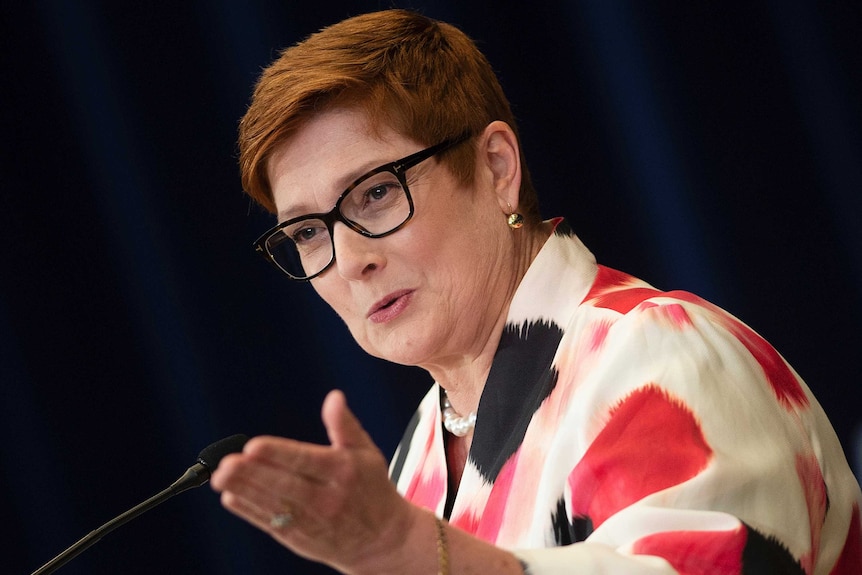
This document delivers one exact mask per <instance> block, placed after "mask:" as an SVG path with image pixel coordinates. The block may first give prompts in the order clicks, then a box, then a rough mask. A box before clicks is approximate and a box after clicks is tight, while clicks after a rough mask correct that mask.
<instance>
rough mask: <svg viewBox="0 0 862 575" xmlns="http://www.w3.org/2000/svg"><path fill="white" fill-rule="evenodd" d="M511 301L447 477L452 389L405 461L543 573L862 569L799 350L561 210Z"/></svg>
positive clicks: (410, 436) (854, 490)
mask: <svg viewBox="0 0 862 575" xmlns="http://www.w3.org/2000/svg"><path fill="white" fill-rule="evenodd" d="M554 223H555V226H556V227H555V231H554V234H552V236H551V238H550V239H549V240H548V241H547V242H546V244H545V246H543V248H542V250H541V251H540V253H539V254H538V256H537V258H536V260H535V261H534V262H533V264H532V265H531V267H530V269H529V270H528V271H527V274H526V275H525V277H524V279H523V281H522V283H521V285H520V286H519V287H518V290H517V292H516V294H515V297H514V299H513V301H512V305H511V309H510V311H509V317H508V319H507V323H506V327H505V331H504V333H503V336H502V339H501V341H500V344H499V347H498V349H497V352H496V355H495V358H494V361H493V365H492V367H491V371H490V373H489V375H488V380H487V382H486V385H485V389H484V391H483V394H482V398H481V401H480V403H479V408H478V412H477V420H476V427H475V430H474V436H473V441H472V445H471V448H470V454H469V457H468V462H467V466H466V468H465V470H464V473H463V475H462V478H461V482H460V486H459V488H458V491H457V493H449V492H448V491H449V489H448V480H447V477H448V474H447V467H446V459H445V449H444V433H446V432H445V431H444V430H443V427H442V425H441V409H440V388H439V387H438V386H437V385H436V384H435V385H434V386H433V387H432V388H431V390H430V391H429V392H428V394H427V395H426V397H425V399H424V400H423V401H422V403H421V404H420V405H419V408H418V410H417V412H416V414H415V415H414V417H413V419H412V420H411V422H410V424H409V425H408V428H407V430H406V431H405V434H404V438H403V439H402V441H401V443H400V445H399V447H398V449H397V450H396V452H395V455H394V457H393V459H392V462H391V465H390V475H391V477H392V479H393V481H394V482H395V483H396V485H397V487H398V490H399V491H400V492H401V493H402V494H403V495H404V497H406V498H407V499H408V500H410V501H412V502H414V503H415V504H417V505H420V506H423V507H426V508H428V509H430V510H432V511H434V512H436V513H437V514H438V516H445V517H447V518H448V519H449V522H450V524H451V525H453V526H454V527H457V528H460V529H462V530H464V531H467V532H469V533H472V534H474V535H475V536H477V537H479V538H481V539H484V540H486V541H489V542H492V543H494V544H496V545H499V546H502V547H505V548H507V549H510V550H512V551H513V552H514V553H515V554H516V555H517V556H518V557H519V558H520V559H521V560H522V561H523V563H524V564H525V565H526V567H527V570H528V573H531V574H533V575H544V574H557V573H559V574H564V573H577V574H591V573H638V574H639V573H644V574H647V573H649V574H653V573H655V574H658V573H662V574H664V573H685V574H689V575H694V574H704V575H706V574H709V575H716V574H718V575H723V574H739V573H764V574H766V573H768V574H773V573H806V574H813V573H816V574H830V575H851V574H853V575H858V574H860V573H862V533H860V506H862V494H860V489H859V484H858V483H857V481H856V479H855V478H854V476H853V474H852V472H851V471H850V468H849V465H848V463H847V460H846V458H845V456H844V453H843V451H842V449H841V446H840V444H839V442H838V439H837V437H836V435H835V432H834V430H833V429H832V426H831V424H830V423H829V421H828V419H827V418H826V415H825V414H824V413H823V410H822V408H821V407H820V405H819V404H818V403H817V401H816V400H815V399H814V397H813V396H812V394H811V392H810V390H809V389H808V387H807V386H806V385H805V383H804V382H803V381H802V380H801V379H800V378H799V376H798V375H797V374H796V373H795V372H794V371H793V369H792V368H791V367H790V366H789V365H788V364H787V363H786V362H785V361H784V359H783V358H782V357H781V356H780V355H779V354H778V353H777V352H776V351H775V350H774V349H773V348H772V347H771V346H770V345H769V344H768V343H767V342H766V341H765V340H764V339H763V338H761V337H760V336H759V335H757V334H756V333H755V332H754V331H752V330H751V329H750V328H749V327H747V326H746V325H745V324H743V323H742V322H740V321H739V320H738V319H736V318H734V317H733V316H731V315H730V314H728V313H727V312H725V311H723V310H721V309H719V308H717V307H716V306H714V305H712V304H710V303H708V302H706V301H704V300H702V299H700V298H698V297H696V296H694V295H692V294H690V293H686V292H679V291H674V292H661V291H659V290H657V289H655V288H653V287H651V286H650V285H648V284H646V283H644V282H642V281H640V280H638V279H635V278H633V277H631V276H629V275H626V274H623V273H620V272H617V271H614V270H612V269H609V268H606V267H603V266H599V265H597V264H596V262H595V258H594V257H593V255H592V254H591V253H590V252H589V251H588V250H587V248H586V247H585V246H584V245H583V244H582V243H581V242H580V240H579V239H578V238H577V237H576V236H575V235H574V234H573V233H572V231H571V230H570V229H569V227H568V225H567V224H566V223H565V221H563V220H562V219H557V220H555V221H554Z"/></svg>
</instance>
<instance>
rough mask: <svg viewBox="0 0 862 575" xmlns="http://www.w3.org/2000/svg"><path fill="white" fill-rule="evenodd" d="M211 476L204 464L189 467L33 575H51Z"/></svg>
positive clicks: (201, 483)
mask: <svg viewBox="0 0 862 575" xmlns="http://www.w3.org/2000/svg"><path fill="white" fill-rule="evenodd" d="M209 476H210V471H209V469H208V468H207V467H206V466H205V465H203V464H202V463H195V464H194V465H192V466H191V467H189V468H188V469H187V470H186V472H185V473H184V474H183V476H182V477H180V478H179V479H177V480H176V481H175V482H174V483H173V484H172V485H171V486H170V487H168V488H166V489H163V490H162V491H160V492H159V493H157V494H155V495H153V496H152V497H150V498H149V499H147V500H146V501H144V502H143V503H139V504H138V505H136V506H135V507H132V508H131V509H129V510H128V511H126V512H125V513H123V514H122V515H118V516H117V517H115V518H113V519H111V520H110V521H108V522H107V523H105V524H104V525H102V526H101V527H99V528H98V529H95V530H93V531H91V532H90V533H88V534H87V535H85V536H84V537H82V538H81V539H80V540H79V541H77V542H76V543H75V544H74V545H72V546H71V547H69V548H68V549H66V550H65V551H63V552H62V553H60V554H59V555H57V556H56V557H54V558H53V559H51V560H50V561H48V562H47V563H45V564H44V565H43V566H41V567H39V568H38V569H37V570H36V571H33V573H32V575H48V574H49V573H53V572H54V571H56V570H57V569H59V568H60V567H62V566H63V565H65V564H66V563H68V562H69V561H71V560H72V559H74V558H75V557H77V556H78V555H80V554H81V553H82V552H83V551H85V550H86V549H89V548H90V547H91V546H93V545H94V544H95V543H96V542H97V541H99V540H100V539H101V538H102V537H104V536H105V535H107V534H108V533H110V532H111V531H113V530H114V529H116V528H117V527H119V526H121V525H124V524H126V523H128V522H129V521H131V520H132V519H134V518H135V517H137V516H138V515H141V514H142V513H144V512H146V511H149V510H150V509H152V508H153V507H155V506H156V505H158V504H160V503H162V502H164V501H166V500H167V499H170V498H171V497H173V496H174V495H177V494H178V493H182V492H183V491H186V490H187V489H191V488H192V487H198V486H200V485H203V484H204V483H206V482H207V480H208V479H209Z"/></svg>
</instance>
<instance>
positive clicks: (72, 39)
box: [0, 0, 862, 575]
mask: <svg viewBox="0 0 862 575" xmlns="http://www.w3.org/2000/svg"><path fill="white" fill-rule="evenodd" d="M8 4H12V3H4V5H3V8H2V13H0V16H2V19H0V21H2V23H3V28H4V30H3V33H2V34H0V43H2V45H0V53H2V59H3V60H2V62H3V75H2V82H3V88H2V91H0V93H2V108H0V109H2V121H3V138H2V139H3V144H4V150H3V152H4V153H3V154H2V161H3V164H2V173H0V178H2V181H0V183H2V193H0V202H2V203H0V233H2V249H0V255H2V260H0V384H2V406H0V426H2V427H0V429H2V431H3V436H2V437H3V439H2V441H0V492H2V493H3V494H4V495H5V497H4V499H5V500H6V503H5V504H4V505H3V506H2V508H3V512H2V518H3V522H4V524H5V525H6V527H7V535H6V537H5V538H4V543H3V551H2V553H0V564H2V571H3V572H4V573H29V572H31V571H32V570H34V569H35V568H37V567H38V566H39V565H41V564H42V563H43V562H45V561H47V560H48V559H49V558H50V557H52V556H53V555H54V554H56V553H58V552H60V551H61V550H62V549H63V548H65V547H66V546H67V545H69V544H71V543H72V542H73V541H75V540H77V539H78V538H80V537H82V536H83V535H85V534H86V533H88V532H89V531H90V530H92V529H94V528H95V527H97V526H99V525H101V524H102V523H104V522H105V521H107V520H108V519H110V518H111V517H113V516H114V515H116V514H118V513H120V512H121V511H123V510H125V509H127V508H128V507H131V506H132V505H134V504H136V503H137V502H139V501H141V500H143V499H145V498H146V497H149V496H150V495H152V494H154V493H155V492H157V491H158V490H160V489H162V488H163V487H165V486H167V485H168V484H169V483H170V482H172V481H173V480H174V479H175V478H176V477H178V476H179V474H181V473H182V471H183V470H185V469H186V467H188V466H189V465H190V464H191V463H192V462H193V461H194V458H195V457H196V455H197V453H198V451H199V450H200V449H201V448H202V447H203V446H205V445H206V444H208V443H210V442H211V441H213V440H215V439H217V438H220V437H222V436H225V435H229V434H231V433H235V432H244V433H247V434H258V433H275V434H283V435H288V436H292V437H298V438H302V439H307V440H312V441H322V440H323V430H322V427H321V425H320V423H319V418H318V412H319V406H320V402H321V400H322V398H323V396H324V394H325V393H326V391H327V390H329V389H330V388H332V387H335V386H339V387H342V388H344V389H345V390H346V391H347V393H348V397H349V399H350V401H351V402H352V404H353V405H354V406H355V409H356V410H357V411H358V413H359V415H360V416H361V417H362V419H363V421H364V422H365V423H366V425H367V427H368V428H369V430H370V431H371V433H372V434H373V435H374V437H375V439H376V440H377V441H378V442H379V444H380V445H381V447H382V448H383V450H384V451H385V452H386V453H387V454H391V452H392V450H393V449H394V446H395V443H396V441H397V439H398V437H399V434H400V431H401V428H402V426H403V425H404V424H405V422H406V421H407V419H408V418H409V416H410V414H411V411H412V409H413V406H414V404H415V403H416V402H417V401H418V398H419V397H420V396H421V395H422V394H423V393H424V391H425V388H426V387H427V384H428V380H427V378H426V376H425V375H424V374H423V373H421V372H419V371H418V370H413V369H408V368H401V367H395V366H389V365H386V364H384V363H382V362H379V361H376V360H373V359H370V358H367V357H365V356H364V355H363V354H362V352H361V351H360V350H359V349H358V348H357V346H356V345H355V344H354V343H353V342H352V341H351V340H350V338H349V335H348V334H347V333H346V330H345V329H344V328H343V326H342V325H341V323H340V321H339V320H338V319H337V318H335V317H334V316H333V314H332V313H331V312H329V311H328V310H327V309H325V307H324V306H323V305H322V304H320V303H319V302H318V301H317V300H316V297H315V296H314V294H313V293H312V292H311V291H310V288H309V287H308V286H293V285H289V284H288V282H287V281H286V280H283V279H282V278H280V277H279V276H278V275H276V273H275V272H274V271H272V270H270V269H269V267H267V266H266V265H265V264H264V263H263V262H262V261H258V259H257V256H255V254H253V253H252V251H251V249H250V247H249V246H250V243H251V241H252V240H253V239H254V238H255V237H256V236H257V234H258V233H259V232H261V231H262V230H263V229H264V228H266V227H267V226H268V225H270V224H271V220H270V219H269V218H268V217H267V216H266V215H265V214H263V213H262V212H261V210H259V209H257V208H255V207H253V206H251V205H250V204H249V201H248V200H247V199H246V198H245V197H244V196H243V194H242V193H241V190H240V188H239V181H238V176H237V168H236V161H235V147H234V139H235V128H236V123H237V120H238V119H239V117H240V116H241V115H242V113H243V110H244V108H245V106H246V103H247V100H248V96H249V93H250V89H251V85H252V83H253V81H254V79H255V78H256V76H257V74H258V73H259V71H260V69H261V67H263V66H265V65H266V64H267V63H268V62H269V61H270V60H271V59H272V57H273V56H274V55H275V53H276V51H277V50H278V49H279V48H282V47H284V46H286V45H288V44H291V43H293V42H294V41H296V40H298V39H299V38H301V37H303V36H305V35H306V34H308V33H310V32H312V31H314V30H316V29H318V28H320V27H321V26H323V25H325V24H329V23H333V22H335V21H338V20H340V19H342V18H344V17H346V16H349V15H352V14H356V13H359V12H364V11H368V10H373V9H376V8H379V7H386V6H388V2H373V1H368V2H346V1H345V2H326V1H320V2H314V3H313V5H312V4H311V3H305V2H277V1H274V0H256V1H250V2H229V1H227V0H221V1H207V2H204V1H198V2H183V3H180V2H177V3H164V4H162V3H159V2H154V1H144V2H141V1H138V2H114V1H111V2H108V1H103V2H96V1H84V0H82V1H79V2H64V1H62V0H35V1H33V2H30V3H29V4H28V5H27V6H26V7H23V6H22V7H16V8H13V7H10V6H8ZM21 4H25V3H21ZM396 4H398V5H400V6H402V7H409V6H414V7H421V8H422V9H423V10H424V11H425V12H426V13H427V14H429V15H431V16H433V17H438V18H442V19H444V20H449V21H451V22H453V23H455V24H458V25H460V26H461V27H462V28H463V29H465V30H466V31H467V32H468V33H469V34H470V35H472V36H473V37H474V38H475V39H476V40H478V41H479V43H480V45H481V47H482V48H483V49H484V50H485V52H486V53H487V54H488V56H489V58H490V60H491V61H492V63H493V64H494V66H495V67H496V68H497V70H498V71H499V74H500V77H501V79H502V82H503V85H504V87H505V89H506V90H507V92H508V94H509V96H510V98H511V100H512V102H513V105H514V108H515V111H516V114H517V115H518V117H519V118H521V119H522V120H521V121H522V126H521V127H522V132H523V138H524V145H525V148H526V152H527V157H528V159H529V162H530V166H531V169H532V171H533V174H534V176H535V180H536V182H537V185H538V188H539V191H540V194H541V196H542V200H543V211H544V214H545V215H546V216H553V215H566V216H567V217H568V218H569V219H570V221H571V223H572V224H573V226H574V228H575V229H576V230H577V231H578V233H579V234H580V235H581V237H582V238H583V239H584V241H585V242H586V243H587V244H588V245H589V246H590V247H591V248H592V249H593V251H594V252H595V253H596V254H597V256H598V258H599V259H600V261H602V262H603V263H605V264H607V265H611V266H613V267H617V268H620V269H623V270H626V271H628V272H631V273H634V274H637V275H639V276H641V277H643V278H645V279H647V280H649V281H651V282H652V283H653V284H655V285H656V286H658V287H661V288H667V289H676V288H679V289H687V290H690V291H694V292H696V293H698V294H700V295H702V296H704V297H707V298H708V299H711V300H713V301H714V302H715V303H717V304H719V305H722V306H723V307H725V308H727V309H729V310H730V311H731V312H733V313H735V314H737V315H738V316H740V317H741V318H742V319H744V320H745V321H746V322H747V323H749V324H750V325H752V326H753V327H754V328H755V329H757V330H758V331H759V332H760V333H762V334H763V335H764V336H765V337H766V338H767V339H769V340H770V341H772V342H773V343H774V344H775V345H776V347H778V349H779V350H780V351H781V352H782V353H783V354H784V355H785V357H787V358H788V359H789V360H790V361H791V363H792V364H793V365H794V366H795V367H796V369H797V370H798V371H799V372H800V373H801V374H802V376H803V377H804V378H805V379H806V380H807V381H808V382H809V384H810V386H811V387H812V388H813V389H814V391H815V393H816V394H817V396H818V397H819V398H820V400H821V402H822V403H823V404H824V406H825V408H826V410H827V412H828V413H829V414H830V416H831V417H832V419H833V421H834V423H835V427H836V429H837V431H838V433H839V435H840V437H841V439H842V441H843V444H844V445H845V448H846V450H847V452H848V456H851V457H852V458H853V459H854V461H855V462H856V465H857V466H858V465H859V464H860V457H859V452H858V450H859V447H856V445H858V443H857V442H856V440H855V439H854V437H858V434H859V429H860V420H862V410H860V405H862V401H860V399H862V392H860V389H859V381H860V380H859V374H860V373H862V353H860V351H859V350H860V344H862V337H860V333H859V326H860V325H862V305H860V297H862V232H860V222H862V208H860V193H862V75H860V70H862V40H860V34H859V30H860V29H862V4H860V3H859V2H858V1H844V2H841V1H837V2H828V3H826V2H824V3H816V4H815V3H814V2H795V1H784V0H773V1H760V2H753V3H744V4H745V5H744V6H743V5H742V3H740V5H733V3H731V4H728V3H725V2H713V3H689V2H677V3H668V2H660V3H650V4H651V6H649V7H648V6H647V5H646V4H645V3H636V2H631V3H628V2H621V1H595V2H559V1H557V2H550V1H543V0H534V1H532V2H530V3H524V2H501V1H499V0H497V1H494V2H471V3H470V4H469V7H468V6H466V5H465V4H466V3H464V2H456V1H454V0H453V1H449V2H445V1H428V2H421V1H420V0H417V1H415V2H413V3H409V2H396ZM527 4H529V7H527ZM729 424H732V422H731V423H729ZM854 452H855V455H854ZM857 469H858V467H857ZM62 572H63V573H66V574H68V575H72V574H74V573H118V572H119V573H126V574H135V573H142V574H143V573H147V574H152V573H159V572H161V573H190V574H193V573H207V574H212V575H215V574H228V573H260V574H265V573H290V572H295V573H311V572H324V571H323V570H317V569H316V568H313V567H311V566H310V565H309V564H307V563H305V562H303V561H301V560H298V559H296V558H294V557H293V556H292V555H291V554H289V553H288V552H286V551H284V550H283V549H281V548H280V547H278V546H277V545H276V544H275V543H274V542H272V541H271V540H269V539H268V538H266V537H265V536H263V535H261V534H259V533H258V532H256V531H254V530H253V529H252V528H250V527H247V526H246V525H245V524H244V523H242V522H240V521H239V520H237V519H235V518H233V517H232V516H230V515H229V514H228V513H227V512H225V511H223V510H222V509H221V508H220V507H219V505H218V501H217V498H216V496H215V494H213V493H212V492H211V491H210V490H209V489H208V488H204V489H199V490H195V491H193V492H190V493H186V494H183V495H181V496H180V497H178V498H176V499H174V500H172V501H170V502H169V503H167V504H165V505H163V506H161V507H159V508H157V509H156V510H154V511H152V512H150V513H149V514H147V515H146V516H144V517H141V518H140V519H138V520H136V521H135V522H133V523H130V524H129V525H127V526H125V527H123V528H122V529H121V530H119V531H116V532H114V533H112V534H111V535H109V536H108V537H107V538H106V539H105V540H104V541H102V542H101V543H99V544H98V545H97V546H96V547H94V548H92V549H90V550H88V551H87V552H86V553H84V554H83V555H81V556H80V557H78V558H77V559H76V560H75V561H74V562H73V563H71V564H70V565H68V566H66V567H65V568H64V569H63V570H62Z"/></svg>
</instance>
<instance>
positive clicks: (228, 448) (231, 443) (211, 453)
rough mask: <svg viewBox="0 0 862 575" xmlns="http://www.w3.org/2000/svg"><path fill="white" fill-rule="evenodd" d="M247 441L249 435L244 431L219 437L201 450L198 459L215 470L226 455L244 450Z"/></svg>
mask: <svg viewBox="0 0 862 575" xmlns="http://www.w3.org/2000/svg"><path fill="white" fill-rule="evenodd" d="M246 441H248V436H246V435H243V434H242V433H237V434H236V435H231V436H230V437H225V438H224V439H219V440H218V441H216V442H215V443H212V444H210V445H208V446H206V447H204V448H203V450H201V452H200V455H198V461H199V462H200V463H202V464H204V465H205V466H206V467H207V468H209V469H210V470H214V469H215V468H216V467H218V464H219V462H220V461H221V460H222V458H223V457H224V456H225V455H228V454H230V453H237V452H239V451H242V447H243V446H244V445H245V442H246Z"/></svg>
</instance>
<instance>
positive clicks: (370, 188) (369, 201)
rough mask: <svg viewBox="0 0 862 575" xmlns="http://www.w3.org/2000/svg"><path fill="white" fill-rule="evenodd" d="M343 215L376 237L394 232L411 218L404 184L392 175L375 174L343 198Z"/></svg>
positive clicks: (384, 173)
mask: <svg viewBox="0 0 862 575" xmlns="http://www.w3.org/2000/svg"><path fill="white" fill-rule="evenodd" d="M339 209H340V211H341V215H342V216H343V217H344V219H346V220H349V221H350V223H352V224H355V225H356V226H358V227H360V228H362V229H363V230H365V231H367V232H368V233H370V234H373V235H381V234H385V233H388V232H391V231H392V230H394V229H395V228H397V227H398V226H400V225H401V224H403V223H404V222H406V221H407V220H408V219H409V218H410V202H409V200H408V199H407V193H406V192H405V191H404V184H403V182H402V181H401V180H400V179H399V178H398V176H396V175H395V174H393V173H391V172H380V173H377V174H372V175H370V176H368V177H367V178H365V179H364V180H362V181H361V182H359V183H358V184H357V185H356V186H355V187H354V188H353V189H352V190H350V192H349V193H348V194H347V195H346V196H345V197H344V198H343V199H342V201H341V206H340V208H339Z"/></svg>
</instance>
